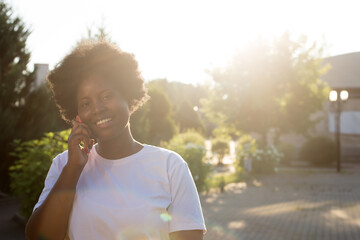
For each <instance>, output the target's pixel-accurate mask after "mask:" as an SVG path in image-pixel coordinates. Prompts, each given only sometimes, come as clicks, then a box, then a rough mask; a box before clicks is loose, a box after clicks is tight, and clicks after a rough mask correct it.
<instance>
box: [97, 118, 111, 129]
mask: <svg viewBox="0 0 360 240" xmlns="http://www.w3.org/2000/svg"><path fill="white" fill-rule="evenodd" d="M111 120H112V118H105V119H101V120H100V121H97V122H96V126H98V127H102V126H105V125H106V123H108V122H110V121H111Z"/></svg>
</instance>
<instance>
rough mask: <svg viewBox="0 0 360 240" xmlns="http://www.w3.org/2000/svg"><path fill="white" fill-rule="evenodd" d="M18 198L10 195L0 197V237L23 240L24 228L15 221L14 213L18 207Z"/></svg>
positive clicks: (6, 239) (5, 239)
mask: <svg viewBox="0 0 360 240" xmlns="http://www.w3.org/2000/svg"><path fill="white" fill-rule="evenodd" d="M19 205H20V203H19V200H18V199H15V198H12V197H2V198H0V213H1V214H0V239H4V240H8V239H9V240H25V239H26V238H25V228H24V226H21V225H20V224H18V223H17V222H15V220H14V219H13V218H14V215H15V213H16V212H17V211H18V208H19Z"/></svg>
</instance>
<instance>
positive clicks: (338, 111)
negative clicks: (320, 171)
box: [329, 90, 349, 172]
mask: <svg viewBox="0 0 360 240" xmlns="http://www.w3.org/2000/svg"><path fill="white" fill-rule="evenodd" d="M338 95H339V94H338V92H337V91H336V90H332V91H330V94H329V100H330V102H334V103H336V110H335V112H336V115H335V142H336V150H337V151H336V152H337V161H336V170H337V172H340V170H341V144H340V133H341V129H340V116H341V104H342V102H345V101H346V100H348V98H349V92H348V91H346V90H341V91H340V97H338Z"/></svg>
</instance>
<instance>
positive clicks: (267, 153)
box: [236, 135, 283, 174]
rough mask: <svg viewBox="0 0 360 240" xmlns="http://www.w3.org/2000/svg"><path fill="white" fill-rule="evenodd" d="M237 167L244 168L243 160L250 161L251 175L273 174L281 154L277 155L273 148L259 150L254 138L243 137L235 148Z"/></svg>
mask: <svg viewBox="0 0 360 240" xmlns="http://www.w3.org/2000/svg"><path fill="white" fill-rule="evenodd" d="M236 152H237V154H236V155H237V156H236V157H237V165H240V166H242V167H243V166H244V163H245V159H250V160H251V165H252V169H251V173H260V174H263V173H273V172H274V171H275V167H276V165H277V163H278V162H279V161H280V160H281V159H282V157H283V154H281V153H279V152H278V150H277V149H276V148H275V147H274V146H267V147H265V148H264V149H260V148H259V147H258V144H257V142H256V140H255V139H254V138H252V137H251V136H249V135H245V136H243V137H242V138H240V140H239V144H238V147H237V151H236Z"/></svg>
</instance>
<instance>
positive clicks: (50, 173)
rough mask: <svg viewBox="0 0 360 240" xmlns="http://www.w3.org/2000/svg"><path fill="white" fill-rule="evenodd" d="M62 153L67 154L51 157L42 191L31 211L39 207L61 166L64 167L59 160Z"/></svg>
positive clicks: (56, 177) (54, 181)
mask: <svg viewBox="0 0 360 240" xmlns="http://www.w3.org/2000/svg"><path fill="white" fill-rule="evenodd" d="M64 154H67V153H62V154H59V155H57V156H56V157H55V158H54V159H53V161H52V163H51V166H50V169H49V171H48V174H47V176H46V179H45V186H44V189H43V190H42V192H41V194H40V197H39V200H38V202H37V203H36V204H35V206H34V208H33V212H34V211H35V209H37V208H38V207H40V205H41V204H42V203H43V202H44V201H45V199H46V198H47V196H48V195H49V193H50V191H51V189H52V188H53V186H54V185H55V183H56V181H57V179H58V178H59V175H60V173H61V171H62V168H63V167H64V166H63V165H64V164H62V161H61V160H62V159H61V158H62V155H64Z"/></svg>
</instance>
